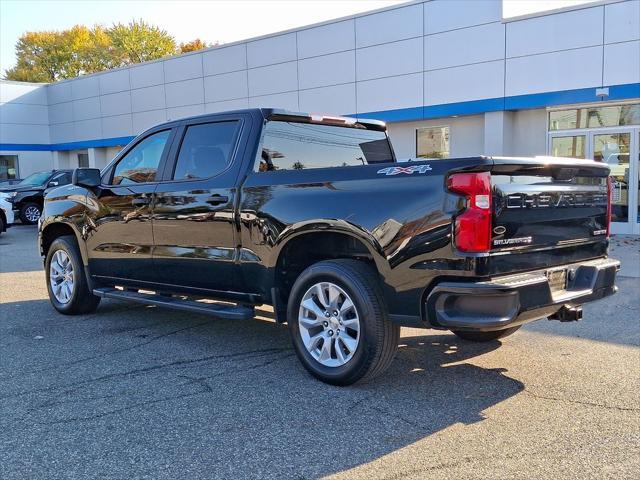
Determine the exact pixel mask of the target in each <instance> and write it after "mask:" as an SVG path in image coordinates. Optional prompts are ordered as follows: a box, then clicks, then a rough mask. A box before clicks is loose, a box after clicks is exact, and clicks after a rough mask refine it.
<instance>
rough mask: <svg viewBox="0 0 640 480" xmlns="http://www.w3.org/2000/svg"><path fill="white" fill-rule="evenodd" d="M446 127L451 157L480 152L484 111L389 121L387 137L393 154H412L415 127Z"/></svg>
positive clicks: (482, 141) (401, 156) (414, 142)
mask: <svg viewBox="0 0 640 480" xmlns="http://www.w3.org/2000/svg"><path fill="white" fill-rule="evenodd" d="M442 126H448V127H449V143H450V146H451V152H450V155H451V156H452V157H468V156H474V155H482V154H483V152H484V115H469V116H465V117H457V118H446V119H440V118H438V119H433V120H421V121H417V122H398V123H390V124H389V125H388V127H389V137H390V138H391V142H392V143H393V149H394V151H395V154H396V157H397V158H398V159H400V160H406V159H410V158H412V159H415V158H416V130H417V129H418V128H425V127H442Z"/></svg>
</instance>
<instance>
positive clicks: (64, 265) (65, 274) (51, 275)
mask: <svg viewBox="0 0 640 480" xmlns="http://www.w3.org/2000/svg"><path fill="white" fill-rule="evenodd" d="M45 272H46V276H47V291H48V292H49V300H50V301H51V304H52V305H53V307H54V308H55V309H56V310H58V311H59V312H60V313H63V314H65V315H81V314H84V313H91V312H93V311H95V309H96V308H97V307H98V304H99V303H100V297H96V296H95V295H94V294H93V293H91V291H90V290H89V285H88V283H87V278H86V276H85V272H84V265H83V263H82V257H81V256H80V249H79V248H78V243H77V241H76V239H75V237H73V236H71V235H65V236H62V237H58V238H56V239H55V240H54V241H53V243H52V244H51V247H49V251H48V252H47V257H46V260H45Z"/></svg>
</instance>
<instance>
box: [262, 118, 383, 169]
mask: <svg viewBox="0 0 640 480" xmlns="http://www.w3.org/2000/svg"><path fill="white" fill-rule="evenodd" d="M385 162H393V154H392V153H391V148H390V146H389V140H388V139H387V135H386V133H385V132H383V131H378V130H367V129H365V128H350V127H340V126H332V125H316V124H311V123H295V122H282V121H271V122H267V124H266V126H265V131H264V140H263V142H262V152H261V158H260V160H259V166H258V170H259V171H260V172H267V171H273V170H304V169H309V168H327V167H348V166H355V165H368V164H373V163H385Z"/></svg>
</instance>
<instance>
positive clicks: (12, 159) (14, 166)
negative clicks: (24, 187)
mask: <svg viewBox="0 0 640 480" xmlns="http://www.w3.org/2000/svg"><path fill="white" fill-rule="evenodd" d="M15 178H18V156H17V155H0V181H2V180H13V179H15Z"/></svg>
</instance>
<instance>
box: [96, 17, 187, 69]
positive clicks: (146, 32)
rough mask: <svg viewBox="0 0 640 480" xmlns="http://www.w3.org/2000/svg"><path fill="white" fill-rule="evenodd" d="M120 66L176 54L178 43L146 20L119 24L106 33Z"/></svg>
mask: <svg viewBox="0 0 640 480" xmlns="http://www.w3.org/2000/svg"><path fill="white" fill-rule="evenodd" d="M106 33H107V35H108V37H109V38H110V40H111V45H112V48H113V54H114V57H115V59H116V62H118V63H119V65H120V66H125V65H130V64H132V63H141V62H147V61H149V60H156V59H158V58H162V57H166V56H168V55H173V54H175V53H176V50H177V49H176V41H175V40H174V38H173V37H172V36H171V35H169V34H168V33H167V32H166V31H165V30H162V29H161V28H158V27H155V26H153V25H149V24H148V23H146V22H145V21H144V20H138V21H133V22H131V23H129V24H128V25H123V24H121V23H118V24H116V25H113V26H112V27H111V28H109V29H107V31H106Z"/></svg>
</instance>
